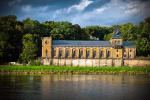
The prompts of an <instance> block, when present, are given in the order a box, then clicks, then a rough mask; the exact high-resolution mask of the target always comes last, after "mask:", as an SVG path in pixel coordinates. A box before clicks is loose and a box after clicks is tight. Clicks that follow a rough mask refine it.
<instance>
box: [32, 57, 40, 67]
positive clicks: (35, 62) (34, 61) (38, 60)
mask: <svg viewBox="0 0 150 100" xmlns="http://www.w3.org/2000/svg"><path fill="white" fill-rule="evenodd" d="M30 65H35V66H39V65H41V59H40V58H39V59H36V60H32V61H31V62H30Z"/></svg>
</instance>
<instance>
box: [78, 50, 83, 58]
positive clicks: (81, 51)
mask: <svg viewBox="0 0 150 100" xmlns="http://www.w3.org/2000/svg"><path fill="white" fill-rule="evenodd" d="M82 57H83V50H82V49H80V51H79V58H82Z"/></svg>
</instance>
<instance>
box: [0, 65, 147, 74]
mask: <svg viewBox="0 0 150 100" xmlns="http://www.w3.org/2000/svg"><path fill="white" fill-rule="evenodd" d="M0 74H75V75H76V74H149V75H150V67H127V66H123V67H73V66H0Z"/></svg>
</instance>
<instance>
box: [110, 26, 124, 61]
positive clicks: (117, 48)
mask: <svg viewBox="0 0 150 100" xmlns="http://www.w3.org/2000/svg"><path fill="white" fill-rule="evenodd" d="M110 42H111V45H112V48H113V58H117V59H122V57H123V39H122V34H121V32H120V30H119V28H118V27H116V29H115V31H114V33H113V35H112V38H111V39H110Z"/></svg>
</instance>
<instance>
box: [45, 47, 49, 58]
mask: <svg viewBox="0 0 150 100" xmlns="http://www.w3.org/2000/svg"><path fill="white" fill-rule="evenodd" d="M45 54H46V58H48V50H47V49H46V51H45Z"/></svg>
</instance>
